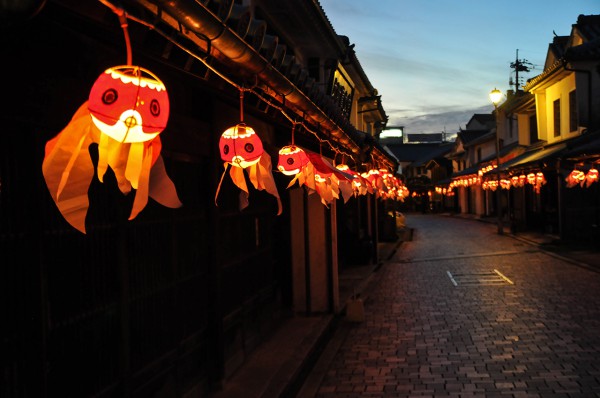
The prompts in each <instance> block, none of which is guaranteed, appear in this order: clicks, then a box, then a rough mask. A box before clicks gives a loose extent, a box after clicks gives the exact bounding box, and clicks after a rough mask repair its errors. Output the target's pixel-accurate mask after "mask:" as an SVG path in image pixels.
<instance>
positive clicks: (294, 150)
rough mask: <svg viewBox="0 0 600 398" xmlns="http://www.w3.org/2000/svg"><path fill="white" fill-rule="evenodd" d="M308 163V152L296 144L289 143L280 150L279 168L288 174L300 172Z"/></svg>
mask: <svg viewBox="0 0 600 398" xmlns="http://www.w3.org/2000/svg"><path fill="white" fill-rule="evenodd" d="M307 164H308V157H307V156H306V152H304V151H303V150H302V149H301V148H299V147H297V146H295V145H287V146H284V147H283V148H281V149H280V150H279V161H278V164H277V169H278V170H279V171H280V172H281V173H283V174H285V175H288V176H291V175H295V174H298V173H299V172H300V171H301V170H302V168H303V167H305V166H306V165H307Z"/></svg>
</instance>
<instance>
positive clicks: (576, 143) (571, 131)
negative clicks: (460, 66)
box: [450, 15, 600, 240]
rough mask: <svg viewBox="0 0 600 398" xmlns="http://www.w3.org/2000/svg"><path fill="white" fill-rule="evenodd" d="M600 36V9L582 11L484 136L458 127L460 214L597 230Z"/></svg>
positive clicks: (586, 235) (566, 233)
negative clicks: (474, 135)
mask: <svg viewBox="0 0 600 398" xmlns="http://www.w3.org/2000/svg"><path fill="white" fill-rule="evenodd" d="M599 37H600V16H598V15H580V16H579V17H578V19H577V22H576V23H575V24H573V26H572V29H571V33H570V35H569V36H556V37H554V38H553V41H552V43H550V45H549V47H548V53H547V57H546V62H545V65H544V71H543V72H542V73H541V74H540V75H538V76H536V77H534V78H532V79H530V80H529V81H528V82H527V84H526V85H525V86H524V87H523V90H520V89H519V90H517V91H516V92H512V91H509V92H508V93H507V96H506V98H505V101H504V102H503V103H502V104H500V105H499V106H498V107H497V109H496V110H495V112H493V115H494V117H495V118H494V123H493V125H490V126H488V127H487V128H488V130H487V132H486V130H481V131H480V132H479V134H481V137H479V140H474V141H472V140H469V139H466V138H465V137H461V133H459V137H458V138H457V141H456V149H455V150H454V152H453V153H451V154H450V157H451V158H452V159H453V161H454V162H455V166H454V173H453V175H452V179H453V183H454V186H455V188H458V189H457V190H456V196H457V200H458V201H459V206H460V209H461V212H462V213H470V214H473V215H475V216H479V217H483V216H494V217H498V216H499V217H498V218H499V219H500V220H501V222H502V223H503V224H505V225H506V226H507V227H510V229H511V230H512V231H515V232H518V231H523V230H537V231H541V232H546V233H550V234H553V235H557V236H560V238H562V239H583V240H589V239H590V237H594V236H597V233H598V228H597V225H599V224H598V221H599V220H598V205H599V202H598V194H597V189H598V188H597V184H595V182H596V177H595V176H596V173H597V172H596V164H597V161H598V159H600V154H599V153H598V147H599V145H598V139H599V137H600V136H599V135H598V134H599V127H600V126H599V124H598V123H599V121H598V114H599V113H600V96H598V95H597V93H598V92H599V91H598V90H599V89H600V86H599V85H600V76H599V75H598V73H597V71H596V69H597V68H598V65H599V62H600V50H599V48H600V47H599V44H598V43H599V41H598V39H599ZM464 133H466V134H471V133H470V132H469V129H467V130H466V131H465V132H464ZM464 133H463V136H464V135H465V134H464ZM486 137H487V138H486ZM467 138H468V137H467ZM464 141H467V142H468V145H465V142H464ZM494 143H496V144H497V149H494ZM498 213H500V214H498Z"/></svg>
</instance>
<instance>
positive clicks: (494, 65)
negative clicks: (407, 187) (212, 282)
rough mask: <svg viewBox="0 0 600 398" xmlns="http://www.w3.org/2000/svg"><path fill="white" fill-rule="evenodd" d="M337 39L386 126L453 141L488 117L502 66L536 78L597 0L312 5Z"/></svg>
mask: <svg viewBox="0 0 600 398" xmlns="http://www.w3.org/2000/svg"><path fill="white" fill-rule="evenodd" d="M319 2H320V4H321V6H322V7H323V9H324V10H325V14H326V15H327V17H328V18H329V20H330V21H331V23H332V25H333V27H334V29H335V31H336V33H337V34H339V35H345V36H348V37H349V39H350V43H354V44H355V47H354V50H355V51H356V54H357V56H358V59H359V61H360V63H361V65H362V67H363V69H364V70H365V72H366V74H367V76H368V78H369V80H370V81H371V84H372V85H373V87H375V88H376V89H377V90H378V91H379V94H380V95H381V99H382V103H383V107H384V109H385V111H386V113H387V115H388V116H389V121H388V126H398V125H400V126H405V132H406V133H408V134H410V133H439V132H442V131H444V129H445V131H446V132H447V133H448V134H452V133H456V132H457V131H458V130H459V127H460V128H463V129H464V128H465V125H466V123H467V122H468V121H469V119H470V118H471V116H472V115H473V114H474V113H490V112H491V111H492V110H493V106H492V105H491V103H490V102H489V99H488V93H489V92H490V91H491V90H492V89H493V88H498V89H500V90H502V91H503V92H506V90H508V89H510V88H511V86H510V85H509V79H510V78H511V75H512V79H513V80H514V73H512V72H513V69H511V68H510V63H511V62H514V61H515V58H516V51H517V49H518V51H519V58H520V59H526V60H527V61H529V62H530V63H532V64H534V65H535V66H534V67H535V69H533V70H531V72H529V73H522V72H521V73H520V77H524V79H522V81H523V82H526V80H527V79H528V78H531V77H534V76H536V75H538V74H540V73H541V72H542V70H543V66H544V61H545V59H546V53H547V50H548V44H549V43H551V42H552V38H553V37H554V34H553V31H554V32H556V34H557V35H559V36H568V35H569V34H570V33H571V25H573V24H575V23H576V22H577V16H578V15H579V14H585V15H591V14H600V0H561V1H556V0H520V1H516V0H505V1H489V0H375V1H364V0H320V1H319Z"/></svg>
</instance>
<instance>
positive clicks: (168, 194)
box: [150, 155, 183, 209]
mask: <svg viewBox="0 0 600 398" xmlns="http://www.w3.org/2000/svg"><path fill="white" fill-rule="evenodd" d="M150 197H151V198H152V199H154V200H156V201H157V202H158V203H160V204H161V205H163V206H165V207H170V208H172V209H176V208H179V207H181V206H182V205H183V204H182V203H181V201H180V200H179V197H178V196H177V190H176V189H175V184H173V181H171V179H170V178H169V176H168V175H167V171H166V169H165V163H164V161H163V159H162V156H160V155H159V156H158V157H157V158H156V162H155V163H154V166H152V169H151V170H150Z"/></svg>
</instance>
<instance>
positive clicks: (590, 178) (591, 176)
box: [585, 168, 598, 187]
mask: <svg viewBox="0 0 600 398" xmlns="http://www.w3.org/2000/svg"><path fill="white" fill-rule="evenodd" d="M597 181H598V170H597V169H594V168H592V169H589V170H588V172H587V174H586V175H585V186H586V187H589V186H590V185H592V184H593V183H594V182H597Z"/></svg>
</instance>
